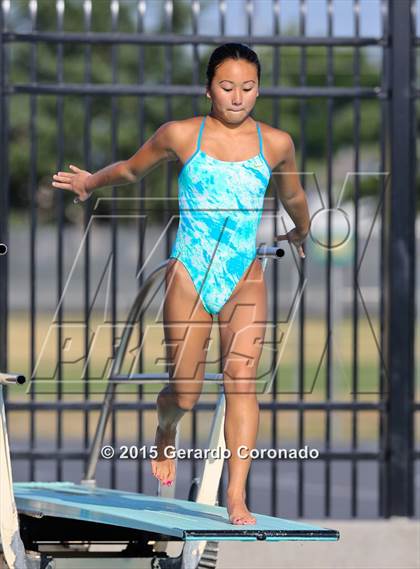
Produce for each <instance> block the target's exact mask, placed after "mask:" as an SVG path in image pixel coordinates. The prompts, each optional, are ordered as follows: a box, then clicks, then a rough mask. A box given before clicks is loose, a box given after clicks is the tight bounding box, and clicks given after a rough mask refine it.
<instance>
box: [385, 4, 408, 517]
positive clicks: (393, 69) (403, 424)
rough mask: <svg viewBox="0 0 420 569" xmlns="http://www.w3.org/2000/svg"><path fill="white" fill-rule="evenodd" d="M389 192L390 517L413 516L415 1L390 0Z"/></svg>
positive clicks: (387, 252) (388, 425) (387, 212)
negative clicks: (412, 10)
mask: <svg viewBox="0 0 420 569" xmlns="http://www.w3.org/2000/svg"><path fill="white" fill-rule="evenodd" d="M388 10H389V26H390V28H389V32H390V48H389V50H390V52H389V85H390V94H391V97H390V102H389V124H388V137H387V138H388V141H387V142H388V152H387V154H388V164H389V165H390V171H391V185H390V191H389V192H388V194H387V197H386V200H387V204H386V219H385V234H386V235H385V256H386V259H385V263H386V269H385V275H386V278H385V299H386V300H385V311H386V317H385V326H386V329H385V342H384V349H385V361H386V367H387V372H388V378H387V380H388V385H387V394H388V416H387V421H386V449H385V450H386V461H387V477H386V486H387V492H386V503H385V512H384V515H385V517H390V516H393V515H397V516H413V515H414V477H413V467H414V465H413V456H412V451H413V407H412V405H413V398H414V321H415V232H414V228H415V212H416V209H415V183H414V182H415V180H414V172H415V167H414V166H415V147H416V145H415V136H414V125H415V117H414V108H413V98H412V95H413V87H414V86H413V77H414V60H413V57H414V52H415V49H414V48H413V45H414V44H413V38H414V22H413V17H412V13H411V1H410V0H399V1H398V2H394V1H393V0H389V2H388Z"/></svg>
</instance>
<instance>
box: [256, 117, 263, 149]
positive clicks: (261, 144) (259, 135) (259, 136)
mask: <svg viewBox="0 0 420 569" xmlns="http://www.w3.org/2000/svg"><path fill="white" fill-rule="evenodd" d="M257 131H258V139H259V141H260V154H262V153H263V141H262V136H261V131H260V125H259V123H257Z"/></svg>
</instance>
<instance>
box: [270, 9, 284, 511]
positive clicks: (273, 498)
mask: <svg viewBox="0 0 420 569" xmlns="http://www.w3.org/2000/svg"><path fill="white" fill-rule="evenodd" d="M280 6H281V5H280V0H275V2H274V4H273V16H274V30H273V34H274V35H275V36H279V35H280V34H281V26H280V24H281V19H280V16H281V13H280ZM272 49H273V65H272V71H271V73H272V76H273V85H275V86H278V85H279V84H280V77H281V61H280V49H281V48H280V47H279V46H273V48H272ZM272 102H273V105H272V106H273V118H272V123H273V126H274V127H276V128H277V127H278V124H279V121H280V111H279V105H280V102H279V101H278V100H277V99H276V98H275V97H273V99H272ZM273 187H274V190H275V189H276V186H275V183H274V185H273ZM274 198H275V200H274V201H275V216H274V235H278V234H279V230H278V224H277V217H278V215H277V214H278V209H279V199H278V196H277V195H275V196H274ZM279 269H280V267H279V263H273V267H272V275H273V277H272V283H271V286H272V290H274V291H277V290H278V286H279V280H280V279H279ZM278 304H279V303H278V295H277V294H273V310H272V313H271V322H274V323H277V315H278V308H279V305H278ZM272 335H273V338H272V342H273V346H274V349H273V355H272V360H271V374H273V373H274V370H275V368H276V361H277V358H278V331H277V326H273V331H272ZM278 377H279V370H278V369H277V370H276V378H275V380H274V381H273V388H272V390H271V403H272V404H273V409H272V410H271V448H278V444H277V426H278V421H277V419H278V416H277V413H276V411H275V409H274V404H275V403H276V402H277V389H278ZM270 467H271V468H270V470H271V480H270V515H272V516H276V515H277V501H278V500H279V498H280V496H279V494H280V491H279V487H278V476H277V474H278V471H279V470H281V469H279V465H278V463H277V460H270ZM279 501H280V500H279ZM280 503H281V501H280Z"/></svg>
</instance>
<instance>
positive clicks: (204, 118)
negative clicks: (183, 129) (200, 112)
mask: <svg viewBox="0 0 420 569" xmlns="http://www.w3.org/2000/svg"><path fill="white" fill-rule="evenodd" d="M205 120H206V117H203V120H202V121H201V126H200V131H199V133H198V138H197V151H198V150H200V143H201V135H202V134H203V128H204V122H205Z"/></svg>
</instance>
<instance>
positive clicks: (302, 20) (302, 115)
mask: <svg viewBox="0 0 420 569" xmlns="http://www.w3.org/2000/svg"><path fill="white" fill-rule="evenodd" d="M299 8H300V10H299V35H300V36H301V37H304V36H305V35H306V17H307V3H306V0H300V6H299ZM300 54H301V55H300V85H301V87H304V86H305V85H306V82H307V73H306V47H305V46H302V48H301V50H300ZM299 103H300V105H299V122H300V127H299V132H300V148H301V154H300V156H301V159H300V170H301V172H303V173H304V172H305V170H306V115H307V113H306V110H307V109H306V100H305V99H300V101H299ZM301 182H302V187H303V189H306V176H305V175H303V177H302V180H301ZM299 274H300V279H299V280H300V282H299V290H301V289H302V287H303V283H304V280H305V279H306V264H305V263H304V262H303V260H302V259H300V273H299ZM305 301H306V288H305V289H304V290H303V292H302V296H301V299H300V304H299V370H298V374H299V401H304V399H305V322H306V316H305ZM305 418H306V417H305V412H304V410H303V409H302V408H300V409H299V411H298V422H299V426H298V429H299V434H298V436H299V441H298V448H303V447H304V444H305V440H304V433H305ZM297 471H298V494H297V499H298V503H297V511H298V516H299V517H303V515H304V508H305V501H304V492H303V490H304V487H305V462H304V461H303V460H299V461H298V464H297Z"/></svg>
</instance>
